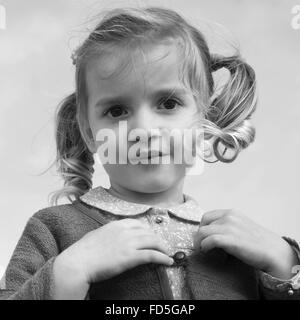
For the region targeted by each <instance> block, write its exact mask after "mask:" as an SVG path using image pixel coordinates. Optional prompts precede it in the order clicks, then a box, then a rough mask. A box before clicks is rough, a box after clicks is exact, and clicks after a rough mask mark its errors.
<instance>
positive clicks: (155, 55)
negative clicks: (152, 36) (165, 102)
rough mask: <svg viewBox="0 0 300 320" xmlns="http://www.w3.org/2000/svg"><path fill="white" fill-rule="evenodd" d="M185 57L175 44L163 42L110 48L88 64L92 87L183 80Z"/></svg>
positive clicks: (87, 78) (88, 80) (178, 81)
mask: <svg viewBox="0 0 300 320" xmlns="http://www.w3.org/2000/svg"><path fill="white" fill-rule="evenodd" d="M180 62H181V58H180V52H179V50H178V48H177V47H176V46H175V45H174V44H159V45H148V46H143V47H138V48H135V49H131V50H124V51H122V50H121V49H120V48H119V50H117V49H116V48H115V49H114V50H109V51H108V52H104V53H103V54H101V56H100V57H96V58H94V59H93V60H92V61H91V62H90V63H89V64H88V66H87V69H86V80H87V86H88V88H89V89H91V90H92V89H93V88H97V87H98V88H99V87H101V88H105V87H106V88H105V89H110V88H112V87H113V88H116V87H118V86H122V87H124V86H129V85H130V84H136V83H140V82H144V83H148V84H149V85H151V84H155V83H156V84H157V85H158V84H163V83H169V82H172V83H175V82H176V83H177V86H178V84H179V83H180V73H179V66H180Z"/></svg>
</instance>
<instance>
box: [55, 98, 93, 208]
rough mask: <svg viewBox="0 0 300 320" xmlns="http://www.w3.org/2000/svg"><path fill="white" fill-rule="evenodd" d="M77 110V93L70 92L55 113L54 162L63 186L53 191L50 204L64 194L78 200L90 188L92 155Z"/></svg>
mask: <svg viewBox="0 0 300 320" xmlns="http://www.w3.org/2000/svg"><path fill="white" fill-rule="evenodd" d="M76 113H77V106H76V95H75V93H72V94H70V95H69V96H67V97H66V98H65V99H64V100H63V101H62V103H61V104H60V105H59V107H58V110H57V115H56V147H57V155H56V165H57V171H58V172H59V174H60V175H61V177H62V178H63V180H64V187H63V188H62V189H60V190H58V191H55V192H53V193H52V194H53V195H52V197H51V205H57V202H58V199H59V198H61V197H64V196H65V197H67V198H68V199H69V201H71V202H72V199H71V196H74V197H75V199H78V197H79V196H81V195H83V194H84V193H86V192H87V191H88V190H89V189H91V188H92V175H93V172H94V168H93V165H94V158H93V154H92V153H91V152H90V150H89V149H88V148H87V146H86V143H85V142H84V140H83V139H82V136H81V133H80V129H79V125H78V121H77V118H76Z"/></svg>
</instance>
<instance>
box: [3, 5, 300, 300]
mask: <svg viewBox="0 0 300 320" xmlns="http://www.w3.org/2000/svg"><path fill="white" fill-rule="evenodd" d="M73 60H74V64H75V66H76V91H75V93H73V94H71V95H69V96H68V97H67V98H66V99H65V100H64V101H63V103H62V104H61V105H60V109H59V112H58V114H57V134H56V141H57V162H58V165H59V171H60V173H61V175H62V177H63V179H64V181H65V185H64V188H63V189H62V190H60V191H59V192H57V193H55V194H54V196H53V204H56V205H53V206H51V207H49V208H45V209H42V210H40V211H38V212H37V213H35V214H34V215H33V216H32V217H31V218H30V219H29V221H28V223H27V225H26V227H25V230H24V232H23V234H22V237H21V238H20V240H19V242H18V244H17V246H16V248H15V250H14V253H13V256H12V258H11V260H10V262H9V264H8V267H7V270H6V273H5V278H3V279H2V282H1V283H2V284H1V293H0V297H1V298H2V299H299V298H300V289H299V287H300V285H299V274H296V272H295V269H293V267H295V266H297V265H299V264H300V262H299V258H300V254H299V246H298V244H297V242H296V241H294V240H292V239H290V238H286V237H283V238H282V237H280V236H278V235H276V234H274V233H273V232H271V231H268V230H266V229H265V228H263V227H261V226H258V225H257V224H255V223H254V222H252V221H251V220H249V219H248V218H247V217H245V216H243V215H242V214H241V213H240V212H237V211H236V210H214V211H211V212H206V213H203V212H202V211H201V209H200V207H199V205H198V204H197V203H196V201H195V200H194V199H193V198H191V197H190V196H188V195H186V194H184V193H183V183H184V178H185V176H186V172H187V169H188V165H187V164H186V163H185V162H184V161H182V163H177V162H175V161H174V154H175V153H176V152H178V150H180V152H181V151H182V150H181V149H180V148H178V147H177V146H176V144H175V143H173V142H172V143H171V144H170V143H169V142H170V140H169V141H168V140H167V138H166V137H165V136H164V134H163V132H164V131H168V132H169V131H171V130H172V129H178V130H181V131H183V129H191V128H195V127H196V125H195V124H197V126H198V127H200V126H201V127H202V128H204V131H205V139H206V140H207V141H211V142H212V151H213V155H214V156H215V157H216V158H217V160H220V161H223V162H231V161H233V160H234V159H235V158H236V156H237V155H238V153H239V151H240V150H241V149H243V148H246V147H247V146H248V145H249V144H250V143H251V142H252V141H253V140H254V128H253V127H252V126H251V124H250V122H249V119H250V117H251V115H252V114H253V112H254V110H255V108H256V91H255V73H254V71H253V69H252V68H251V67H250V66H249V65H248V64H247V63H246V62H244V61H243V60H242V58H241V57H240V55H239V53H237V54H236V55H234V56H231V57H222V56H218V55H213V54H212V53H211V52H210V51H209V48H208V46H207V44H206V41H205V39H204V37H203V35H202V34H201V32H200V31H199V30H197V29H196V28H195V27H193V26H192V25H190V24H189V23H188V22H187V21H186V20H184V19H183V18H182V17H181V16H180V15H179V14H178V13H176V12H174V11H172V10H168V9H166V8H159V7H148V8H139V9H133V8H124V9H114V10H111V11H110V12H108V13H107V14H106V15H105V16H104V18H103V19H102V20H101V21H100V23H99V24H98V25H97V27H96V28H95V30H94V31H93V32H91V34H90V35H89V37H88V38H87V39H86V40H85V41H84V42H83V44H82V45H81V46H80V47H79V48H78V50H77V51H76V53H75V54H74V55H73ZM221 68H225V69H227V70H228V71H229V74H230V76H229V80H228V82H227V83H226V85H225V86H224V87H223V89H222V91H221V92H216V88H215V86H214V80H213V73H214V72H215V71H217V70H219V69H221ZM122 121H125V122H126V125H127V130H128V131H126V132H125V134H124V133H122V132H121V130H120V126H119V125H120V123H121V122H122ZM102 129H106V130H109V131H110V132H112V133H114V134H115V137H116V139H115V140H114V143H111V142H110V143H109V146H110V147H111V146H112V144H113V148H115V150H116V154H117V155H118V156H119V155H120V154H121V153H122V152H124V151H129V149H130V148H131V147H132V146H134V143H136V142H139V140H140V139H141V137H140V136H138V135H136V136H132V135H130V132H132V131H133V130H135V129H140V130H142V132H144V133H146V137H147V139H146V140H147V143H148V145H147V148H144V149H142V150H140V152H139V154H138V153H137V154H135V157H137V156H140V157H141V156H142V157H143V159H144V160H153V159H154V158H156V160H157V159H158V160H159V161H158V162H156V163H141V162H138V163H133V162H132V161H131V160H133V159H132V158H134V157H133V156H132V153H130V152H129V153H128V156H126V157H127V158H126V160H127V162H126V163H120V161H119V162H118V161H117V163H112V162H110V163H104V164H103V165H104V168H105V170H106V172H107V173H108V175H109V178H110V184H111V187H110V188H109V189H105V188H103V187H101V186H98V187H96V188H93V189H92V174H93V172H94V170H93V165H94V157H93V156H94V154H95V153H96V152H97V150H99V148H100V147H101V146H102V147H103V145H104V142H103V141H101V140H100V141H99V139H98V138H97V136H98V133H99V131H101V130H102ZM152 129H157V130H156V131H155V133H153V132H152V131H151V130H152ZM127 133H128V136H127ZM124 138H125V139H124ZM124 141H125V142H126V144H125V142H124ZM168 143H169V144H170V145H168ZM195 144H196V142H195V140H193V149H194V148H195ZM125 145H126V146H125ZM157 145H159V148H157ZM222 145H223V146H225V147H226V148H225V153H224V152H220V146H222ZM228 150H231V151H233V152H234V154H233V156H232V157H230V158H228V157H226V151H228ZM151 152H152V153H151ZM167 156H169V160H170V161H169V162H167V163H163V162H162V160H163V159H165V158H167ZM118 159H120V158H118ZM62 196H67V197H68V199H69V200H70V201H71V203H70V204H65V205H57V200H58V199H59V198H60V197H62ZM72 197H74V198H75V199H73V200H72Z"/></svg>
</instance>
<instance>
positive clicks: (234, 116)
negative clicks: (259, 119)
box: [51, 7, 257, 205]
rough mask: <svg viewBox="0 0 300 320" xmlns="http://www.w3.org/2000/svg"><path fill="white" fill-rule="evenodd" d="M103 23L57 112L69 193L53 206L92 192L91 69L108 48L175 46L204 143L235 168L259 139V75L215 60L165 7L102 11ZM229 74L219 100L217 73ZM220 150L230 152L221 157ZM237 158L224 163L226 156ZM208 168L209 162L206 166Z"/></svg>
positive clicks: (79, 57) (76, 59) (79, 58)
mask: <svg viewBox="0 0 300 320" xmlns="http://www.w3.org/2000/svg"><path fill="white" fill-rule="evenodd" d="M102 14H103V17H102V19H100V20H101V21H100V22H99V23H98V25H97V26H96V27H95V28H94V30H93V31H92V32H91V33H90V34H89V36H88V37H87V39H86V40H85V41H84V42H83V43H82V44H81V46H80V47H78V48H77V50H76V51H75V52H74V54H73V56H72V58H73V63H74V65H75V66H76V91H75V92H74V93H72V94H70V95H69V96H67V97H66V98H65V99H64V100H63V101H62V103H61V104H60V105H59V107H58V109H57V115H56V145H57V156H56V160H55V163H56V164H57V171H58V172H59V174H60V175H61V176H62V178H63V179H64V187H63V188H62V189H60V190H58V191H55V192H54V193H53V196H52V198H51V204H52V205H54V204H57V202H58V199H59V198H61V197H63V196H66V197H67V198H68V199H69V200H70V201H71V202H72V198H71V196H73V197H74V198H75V199H78V198H79V197H80V196H81V195H83V194H84V193H86V192H87V191H88V190H89V189H91V188H92V176H93V172H94V168H93V166H94V159H93V152H92V148H93V147H92V146H93V136H92V133H91V129H90V128H89V123H88V119H87V90H86V83H85V70H86V66H87V63H88V62H89V61H91V59H92V58H94V57H99V56H100V55H101V53H102V52H104V51H105V50H106V49H107V48H113V49H114V48H115V49H116V48H120V47H121V48H122V50H125V49H126V48H127V49H129V50H130V48H132V47H134V46H137V45H138V44H140V43H145V42H146V41H148V42H149V41H152V42H154V41H162V40H168V39H171V40H176V41H178V43H179V46H178V47H179V48H180V50H179V51H180V53H181V54H182V59H181V60H180V61H182V65H181V76H182V81H183V82H184V84H185V85H187V86H189V88H190V89H191V90H192V92H193V93H194V94H195V95H196V96H197V97H198V101H199V107H200V106H201V109H202V112H203V114H204V118H205V119H204V122H202V125H203V127H204V129H205V137H206V138H207V139H208V140H210V141H213V143H212V147H213V155H214V156H215V157H216V159H217V160H216V161H222V162H232V161H233V160H234V159H235V158H236V157H237V155H238V154H239V152H240V151H241V149H244V148H246V147H247V146H248V145H249V144H250V143H251V142H252V141H254V137H255V129H254V128H253V126H252V125H251V124H250V121H249V119H250V117H251V115H252V113H253V112H254V111H255V109H256V105H257V98H256V79H255V72H254V70H253V69H252V68H251V67H250V65H249V64H247V63H246V62H245V61H244V60H243V59H242V57H241V56H240V53H239V52H238V50H237V52H236V53H235V54H234V55H233V56H230V57H224V56H220V55H215V54H211V53H210V51H209V48H208V45H207V42H206V40H205V38H204V36H203V34H202V33H201V32H200V31H199V30H198V29H197V28H195V27H194V26H192V24H191V23H189V22H188V21H187V20H186V19H184V18H183V17H182V16H181V15H179V14H178V13H176V12H175V11H173V10H170V9H167V8H162V7H145V8H118V9H112V10H109V11H108V12H105V11H103V13H102ZM222 68H225V69H227V70H228V71H229V73H230V77H229V80H228V81H227V83H226V84H225V85H224V86H223V88H222V91H221V92H220V93H218V95H217V96H215V93H216V88H215V83H214V79H213V72H215V71H217V70H219V69H222ZM219 145H223V146H224V147H225V150H224V152H222V153H221V152H220V149H219ZM228 149H231V150H233V151H234V155H233V156H232V157H231V158H225V156H224V154H225V153H226V150H228ZM207 162H209V161H207Z"/></svg>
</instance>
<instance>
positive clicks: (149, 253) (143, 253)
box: [136, 249, 174, 266]
mask: <svg viewBox="0 0 300 320" xmlns="http://www.w3.org/2000/svg"><path fill="white" fill-rule="evenodd" d="M136 257H137V262H138V264H144V263H157V264H165V265H167V266H171V265H172V264H173V263H174V259H173V258H171V257H169V256H168V255H166V254H164V253H162V252H160V251H156V250H149V249H146V250H138V251H137V255H136Z"/></svg>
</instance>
